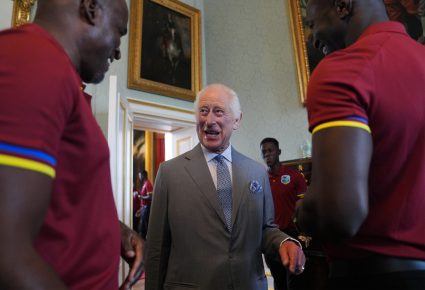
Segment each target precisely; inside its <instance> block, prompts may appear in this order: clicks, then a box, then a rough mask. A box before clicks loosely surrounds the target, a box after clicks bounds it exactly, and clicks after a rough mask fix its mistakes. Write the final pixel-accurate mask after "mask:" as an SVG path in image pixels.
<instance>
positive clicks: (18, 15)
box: [12, 0, 36, 27]
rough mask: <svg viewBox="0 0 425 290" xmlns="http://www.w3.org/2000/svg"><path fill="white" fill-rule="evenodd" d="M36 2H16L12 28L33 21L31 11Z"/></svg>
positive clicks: (33, 0)
mask: <svg viewBox="0 0 425 290" xmlns="http://www.w3.org/2000/svg"><path fill="white" fill-rule="evenodd" d="M35 2H36V0H14V1H13V12H12V26H13V27H16V26H19V25H22V24H25V23H28V22H29V21H30V20H31V10H32V7H33V6H34V4H35Z"/></svg>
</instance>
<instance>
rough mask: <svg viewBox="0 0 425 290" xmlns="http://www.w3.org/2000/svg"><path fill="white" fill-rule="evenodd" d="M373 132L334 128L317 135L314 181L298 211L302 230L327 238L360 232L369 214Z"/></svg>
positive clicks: (314, 136)
mask: <svg viewBox="0 0 425 290" xmlns="http://www.w3.org/2000/svg"><path fill="white" fill-rule="evenodd" d="M371 156H372V138H371V135H370V134H369V133H368V132H367V131H365V130H363V129H360V128H354V127H332V128H327V129H323V130H321V131H318V132H316V133H315V134H313V159H312V162H313V168H312V180H311V185H310V187H309V189H308V190H307V193H306V194H305V196H304V199H303V200H300V201H299V202H298V203H297V209H296V213H295V217H296V223H297V226H298V227H299V229H300V230H301V231H303V232H305V233H307V234H308V235H312V236H319V237H322V238H323V239H335V238H337V239H338V238H347V237H352V236H353V235H355V234H356V233H357V231H358V230H359V228H360V226H361V225H362V223H363V221H364V220H365V219H366V217H367V215H368V206H369V205H368V175H369V166H370V160H371Z"/></svg>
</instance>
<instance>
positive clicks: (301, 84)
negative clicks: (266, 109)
mask: <svg viewBox="0 0 425 290" xmlns="http://www.w3.org/2000/svg"><path fill="white" fill-rule="evenodd" d="M307 1H308V0H288V4H289V16H290V17H289V19H290V24H291V31H292V42H293V44H294V54H295V61H296V67H297V77H298V91H299V95H300V99H301V103H302V104H303V105H305V104H306V101H307V85H308V81H309V79H310V74H311V72H312V71H313V69H314V68H315V66H316V65H317V64H318V63H319V61H320V60H321V59H322V58H323V57H324V55H323V54H322V53H321V52H320V51H318V50H317V49H315V48H314V47H313V44H312V39H311V37H310V29H309V28H308V27H307V25H306V24H305V16H306V4H307Z"/></svg>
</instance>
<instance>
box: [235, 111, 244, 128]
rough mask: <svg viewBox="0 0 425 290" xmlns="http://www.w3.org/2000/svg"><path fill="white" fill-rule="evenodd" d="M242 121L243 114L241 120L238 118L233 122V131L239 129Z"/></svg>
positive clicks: (240, 116)
mask: <svg viewBox="0 0 425 290" xmlns="http://www.w3.org/2000/svg"><path fill="white" fill-rule="evenodd" d="M241 119H242V113H241V114H240V115H239V118H236V119H235V121H234V122H233V130H237V129H239V126H240V125H241Z"/></svg>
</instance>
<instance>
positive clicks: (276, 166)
mask: <svg viewBox="0 0 425 290" xmlns="http://www.w3.org/2000/svg"><path fill="white" fill-rule="evenodd" d="M279 169H280V161H277V162H276V163H275V164H273V165H272V166H270V167H269V171H270V172H271V173H272V174H278V173H279Z"/></svg>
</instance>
